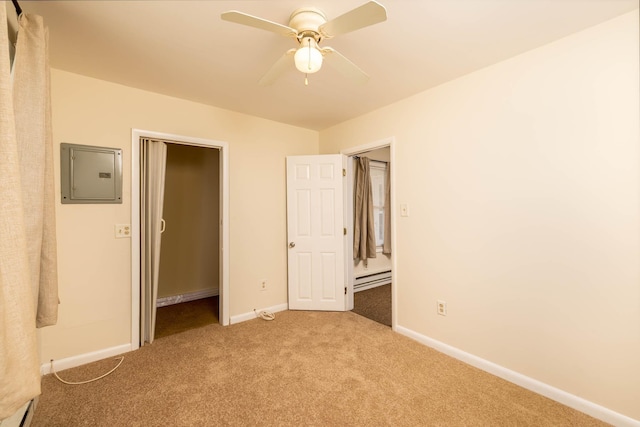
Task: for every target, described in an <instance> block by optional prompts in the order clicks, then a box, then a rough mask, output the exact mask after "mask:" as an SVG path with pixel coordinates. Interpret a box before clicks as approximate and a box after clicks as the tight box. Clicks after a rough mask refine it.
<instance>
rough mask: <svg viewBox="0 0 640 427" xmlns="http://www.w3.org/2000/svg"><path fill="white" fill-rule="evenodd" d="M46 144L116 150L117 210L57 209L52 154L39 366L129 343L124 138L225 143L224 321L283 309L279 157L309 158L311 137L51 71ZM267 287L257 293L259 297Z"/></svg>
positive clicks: (314, 144)
mask: <svg viewBox="0 0 640 427" xmlns="http://www.w3.org/2000/svg"><path fill="white" fill-rule="evenodd" d="M51 77H52V108H53V137H54V141H55V147H56V148H55V149H56V152H57V153H59V144H60V143H61V142H70V143H76V144H88V145H98V146H106V147H118V148H122V149H123V166H124V167H123V170H124V177H123V203H122V204H121V205H61V204H60V200H59V197H60V196H59V191H60V180H59V178H58V177H59V166H60V165H59V160H60V159H59V154H56V164H55V168H56V169H55V172H56V191H57V201H56V213H57V229H58V259H59V280H60V300H61V304H60V311H59V322H58V324H57V325H56V326H53V327H49V328H44V329H42V330H40V345H41V360H42V361H43V362H48V361H49V360H50V359H56V360H58V359H61V358H68V357H72V356H77V355H82V354H85V353H89V352H93V351H98V350H102V349H106V348H110V347H114V346H119V345H123V344H127V343H129V342H130V340H131V337H130V335H131V241H130V240H129V239H115V238H114V224H126V223H130V222H131V188H130V187H131V129H132V128H137V129H144V130H151V131H157V132H165V133H171V134H177V135H184V136H190V137H198V138H208V139H213V140H218V141H226V142H228V144H229V163H230V193H231V195H230V198H231V200H230V234H231V238H230V239H231V240H230V248H229V250H230V264H231V266H230V313H231V315H232V316H233V315H238V314H243V313H248V312H251V311H252V310H253V309H254V308H263V307H270V306H273V305H277V304H282V303H285V302H286V301H287V291H286V271H287V270H286V210H285V197H286V193H285V156H287V155H297V154H300V155H302V154H316V153H317V152H318V133H317V132H315V131H310V130H306V129H301V128H296V127H292V126H288V125H283V124H279V123H276V122H272V121H268V120H263V119H258V118H255V117H251V116H247V115H243V114H238V113H234V112H231V111H226V110H222V109H219V108H214V107H209V106H205V105H201V104H196V103H193V102H189V101H184V100H180V99H175V98H171V97H167V96H162V95H158V94H154V93H150V92H145V91H141V90H137V89H132V88H129V87H125V86H120V85H116V84H112V83H108V82H105V81H100V80H96V79H92V78H88V77H83V76H79V75H76V74H71V73H68V72H64V71H60V70H55V69H54V70H52V76H51ZM261 279H268V280H269V289H268V290H267V291H260V290H259V283H260V280H261Z"/></svg>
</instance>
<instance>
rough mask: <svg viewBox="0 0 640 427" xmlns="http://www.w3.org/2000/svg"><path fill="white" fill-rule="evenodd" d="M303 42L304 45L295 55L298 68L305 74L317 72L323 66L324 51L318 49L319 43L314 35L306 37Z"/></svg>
mask: <svg viewBox="0 0 640 427" xmlns="http://www.w3.org/2000/svg"><path fill="white" fill-rule="evenodd" d="M305 43H306V46H305ZM301 44H302V45H303V46H302V47H301V48H299V49H298V50H297V51H296V53H295V55H294V56H293V60H294V62H295V64H296V68H297V69H298V71H300V72H302V73H305V74H312V73H315V72H317V71H318V70H320V67H322V53H321V52H320V50H319V49H318V44H317V43H316V41H315V40H314V39H313V38H312V37H305V39H304V40H303V42H302V43H301Z"/></svg>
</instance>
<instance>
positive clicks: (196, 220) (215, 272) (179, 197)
mask: <svg viewBox="0 0 640 427" xmlns="http://www.w3.org/2000/svg"><path fill="white" fill-rule="evenodd" d="M219 154H220V151H219V150H217V149H212V148H204V147H193V146H188V145H178V144H167V169H166V179H165V186H164V207H163V213H162V217H163V219H164V220H165V224H166V229H165V231H164V233H162V244H161V251H160V274H159V276H158V298H163V297H170V296H175V295H183V294H187V293H191V292H198V291H203V290H214V291H215V292H218V289H219V272H220V269H219V264H220V263H219V260H218V258H219V254H220V251H219V238H218V235H219V231H218V228H219V218H220V215H219V213H220V212H219V211H220V179H219V176H220V166H219V160H220V156H219Z"/></svg>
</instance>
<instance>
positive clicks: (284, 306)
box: [230, 303, 289, 325]
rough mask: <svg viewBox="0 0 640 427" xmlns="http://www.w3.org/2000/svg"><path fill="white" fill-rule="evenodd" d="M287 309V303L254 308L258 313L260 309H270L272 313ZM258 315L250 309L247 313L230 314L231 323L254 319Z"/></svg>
mask: <svg viewBox="0 0 640 427" xmlns="http://www.w3.org/2000/svg"><path fill="white" fill-rule="evenodd" d="M288 309H289V304H286V303H285V304H278V305H274V306H273V307H267V308H256V311H257V312H258V313H260V312H261V311H270V312H272V313H277V312H278V311H285V310H288ZM257 317H258V316H256V313H255V312H253V311H250V312H248V313H244V314H238V315H237V316H231V320H230V322H231V324H232V325H233V324H236V323H240V322H245V321H247V320H251V319H256V318H257Z"/></svg>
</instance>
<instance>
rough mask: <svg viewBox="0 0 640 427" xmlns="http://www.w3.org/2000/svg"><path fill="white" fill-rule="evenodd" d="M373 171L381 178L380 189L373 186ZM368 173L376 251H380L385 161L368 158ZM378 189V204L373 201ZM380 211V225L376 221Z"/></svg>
mask: <svg viewBox="0 0 640 427" xmlns="http://www.w3.org/2000/svg"><path fill="white" fill-rule="evenodd" d="M374 171H375V174H376V175H378V176H377V177H376V178H377V179H381V181H382V183H381V184H380V186H381V189H380V188H376V186H374V176H373V175H374ZM369 174H370V176H371V190H372V191H371V192H372V194H373V195H374V196H373V200H374V203H373V217H374V224H376V227H375V234H376V253H382V248H383V245H384V203H385V194H384V190H385V186H386V180H387V163H386V162H381V161H378V160H370V161H369ZM378 191H380V193H379V194H378V195H379V197H378V202H379V203H378V204H376V203H375V201H376V197H375V194H376V193H377V192H378ZM380 211H382V219H381V221H382V225H380V224H379V222H377V221H376V219H377V218H378V215H379V212H380ZM378 227H382V236H381V238H380V240H378V237H379V236H378ZM378 241H379V242H380V244H378Z"/></svg>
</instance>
